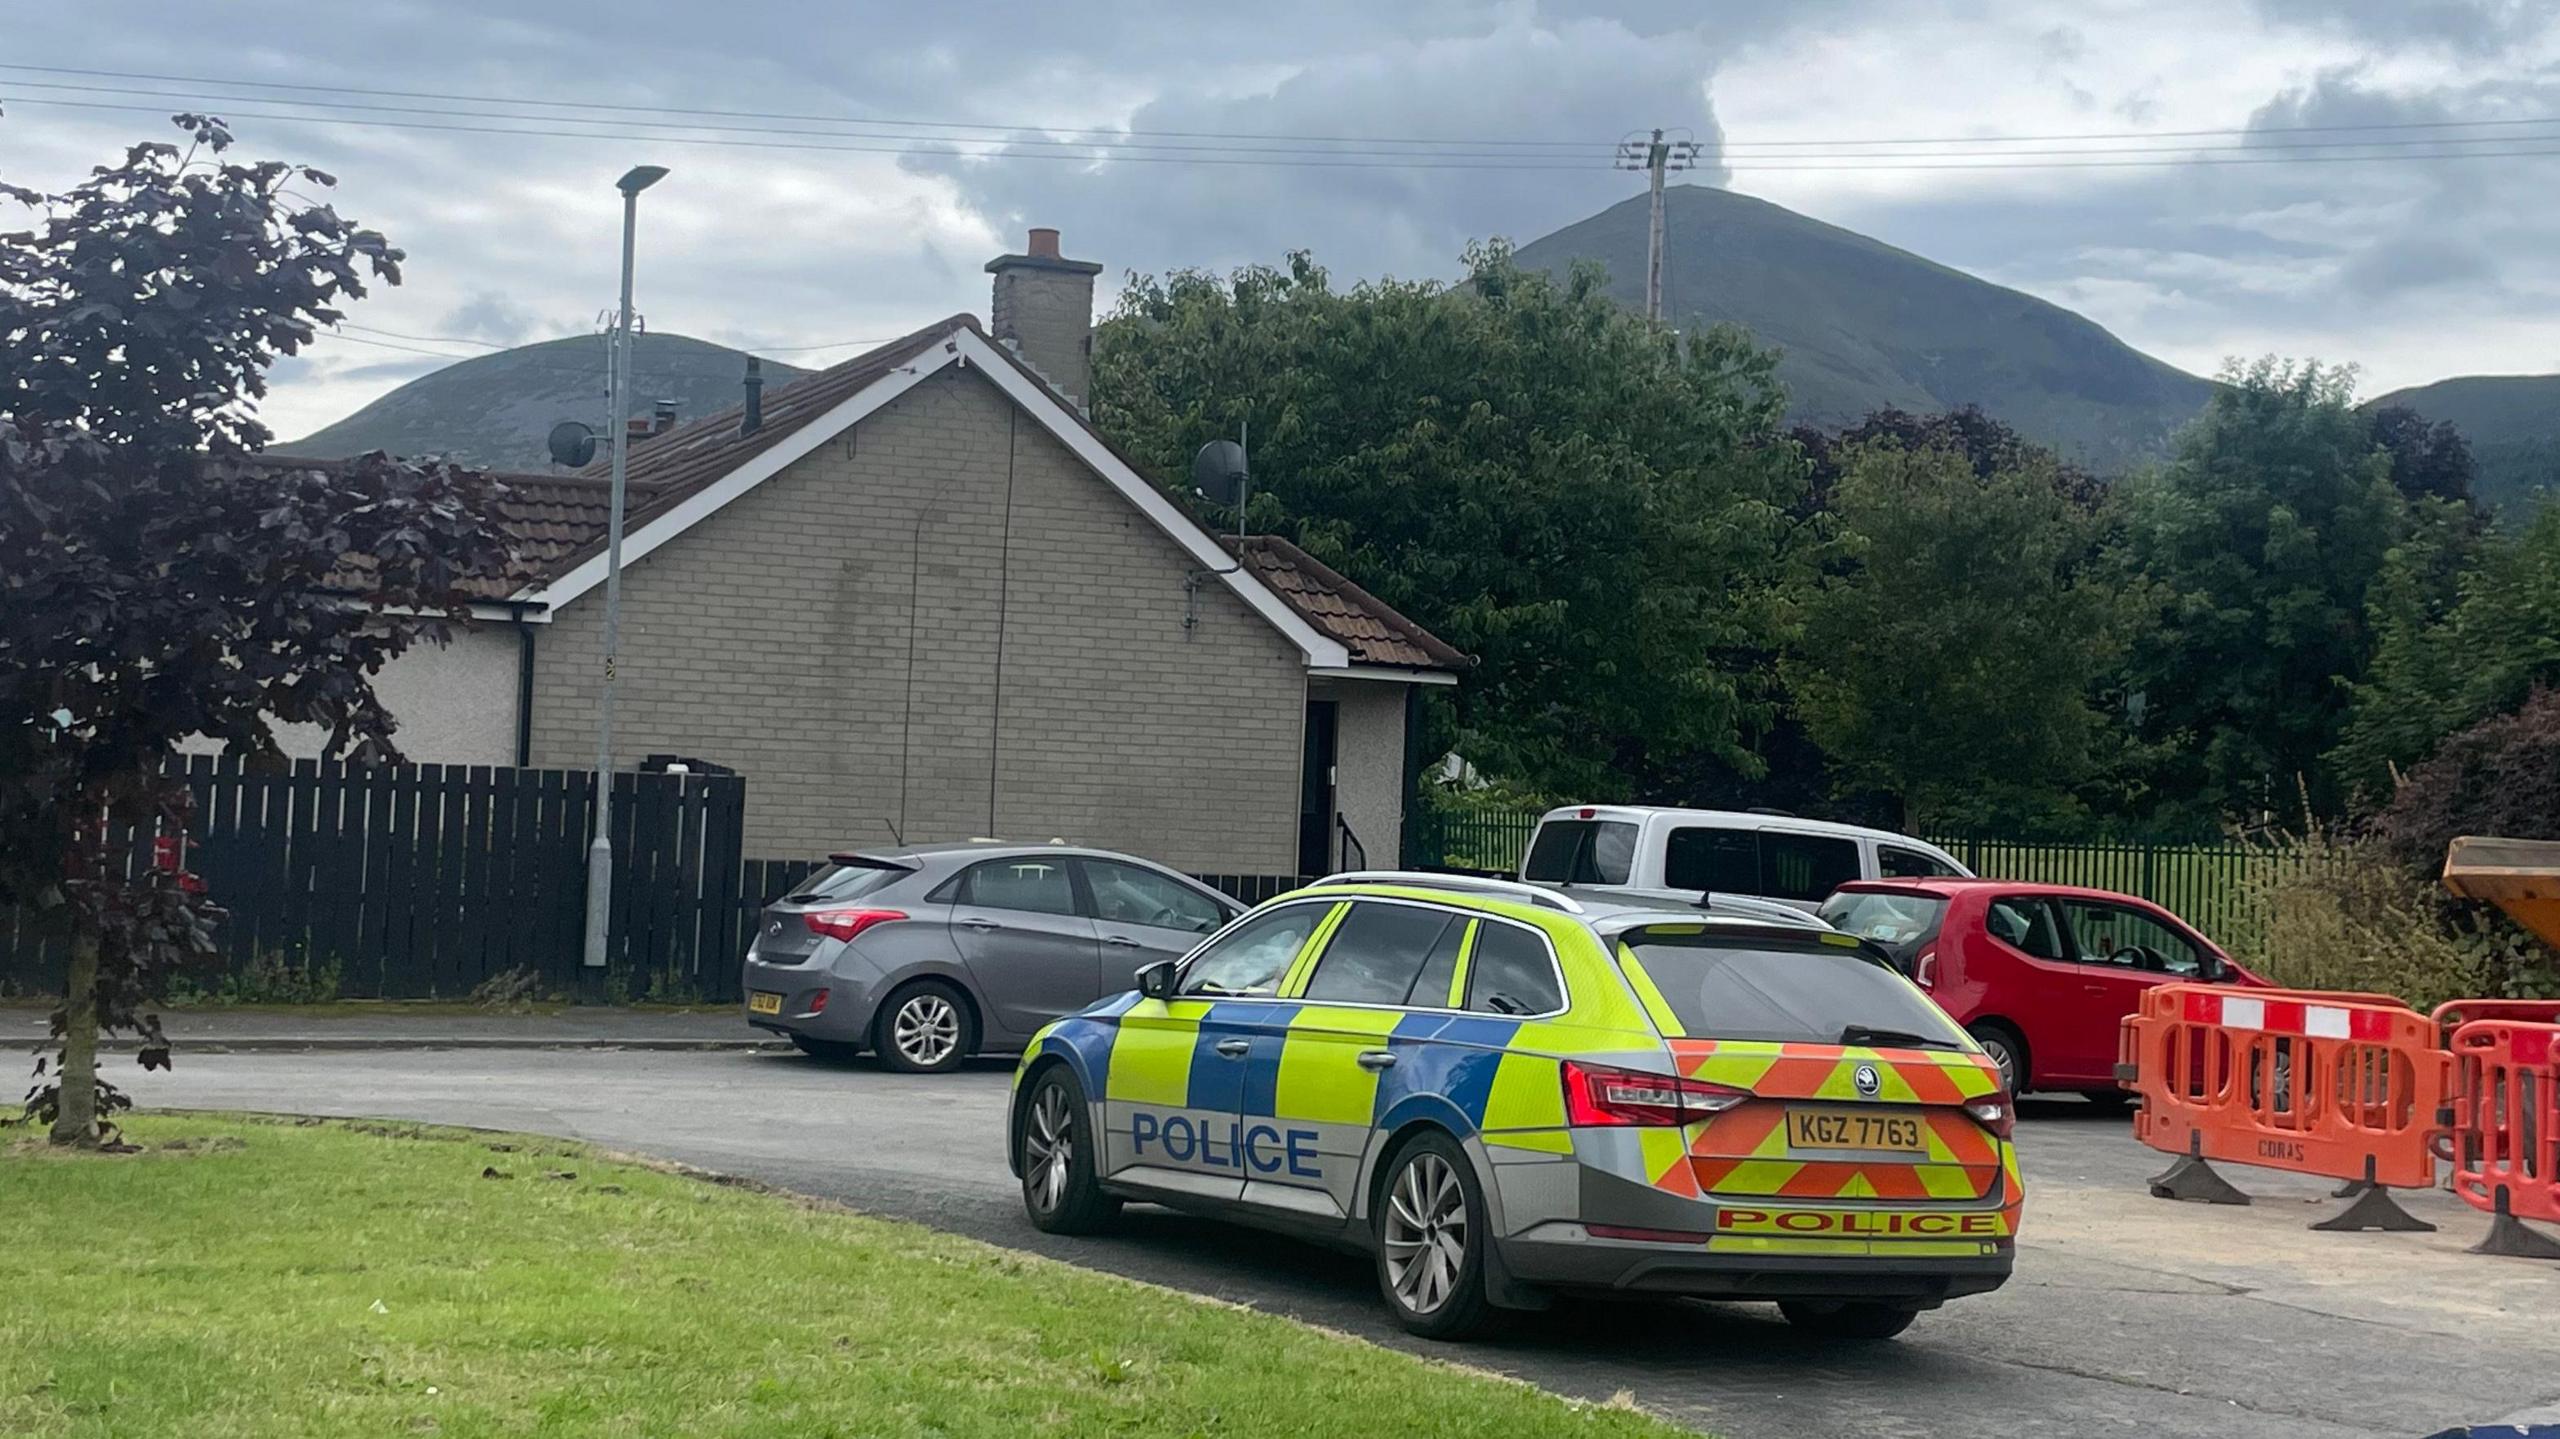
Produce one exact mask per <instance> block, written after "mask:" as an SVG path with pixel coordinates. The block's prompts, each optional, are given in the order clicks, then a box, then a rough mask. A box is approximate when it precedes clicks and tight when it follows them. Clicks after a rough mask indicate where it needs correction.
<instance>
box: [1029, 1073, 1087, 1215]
mask: <svg viewBox="0 0 2560 1439" xmlns="http://www.w3.org/2000/svg"><path fill="white" fill-rule="evenodd" d="M1022 1157H1023V1161H1024V1163H1023V1168H1024V1170H1025V1171H1026V1179H1027V1180H1028V1183H1027V1185H1026V1192H1027V1193H1029V1195H1030V1196H1031V1202H1032V1203H1033V1204H1035V1205H1038V1206H1039V1207H1040V1209H1041V1211H1042V1212H1044V1213H1048V1212H1054V1211H1055V1210H1056V1209H1057V1207H1058V1202H1059V1201H1060V1200H1062V1199H1064V1198H1065V1197H1066V1193H1067V1172H1068V1170H1069V1169H1070V1168H1072V1167H1073V1166H1074V1164H1075V1162H1076V1131H1075V1121H1074V1119H1073V1118H1072V1117H1071V1116H1070V1115H1069V1114H1068V1112H1067V1091H1066V1087H1065V1086H1063V1085H1058V1084H1049V1085H1044V1086H1042V1087H1041V1090H1040V1093H1039V1095H1038V1096H1037V1097H1036V1098H1034V1099H1033V1100H1032V1101H1031V1124H1030V1128H1029V1129H1028V1130H1027V1131H1026V1132H1025V1133H1024V1135H1023V1138H1022Z"/></svg>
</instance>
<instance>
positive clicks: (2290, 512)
mask: <svg viewBox="0 0 2560 1439" xmlns="http://www.w3.org/2000/svg"><path fill="white" fill-rule="evenodd" d="M2222 379H2223V385H2224V387H2223V388H2222V389H2221V390H2220V391H2219V392H2217V393H2216V394H2215V395H2214V397H2213V400H2212V402H2211V403H2210V404H2209V405H2208V406H2207V407H2206V410H2205V413H2204V415H2203V416H2202V417H2201V418H2200V419H2198V420H2197V421H2196V422H2195V423H2194V424H2192V425H2190V426H2189V427H2188V428H2187V429H2186V430H2185V431H2183V432H2181V433H2180V435H2179V437H2178V441H2177V447H2176V450H2175V452H2174V454H2173V455H2172V457H2171V459H2170V461H2169V462H2168V464H2167V465H2166V466H2164V467H2162V468H2161V469H2159V470H2156V471H2153V472H2151V473H2149V474H2146V475H2141V476H2137V477H2135V478H2134V479H2133V480H2131V481H2129V482H2127V484H2126V486H2125V487H2124V489H2123V491H2122V493H2121V497H2120V508H2119V514H2118V518H2119V519H2120V521H2121V524H2122V533H2123V539H2122V542H2121V550H2120V554H2121V558H2122V566H2121V568H2122V572H2123V574H2124V575H2125V578H2126V582H2127V583H2128V584H2129V585H2130V584H2136V583H2146V582H2147V584H2148V585H2149V586H2150V587H2151V594H2152V596H2153V598H2154V600H2155V601H2156V602H2155V603H2152V604H2151V605H2149V606H2148V612H2147V613H2146V614H2145V615H2144V616H2143V617H2142V619H2141V620H2140V621H2139V622H2138V623H2137V624H2136V626H2135V628H2134V631H2133V644H2132V649H2131V653H2130V657H2129V660H2128V664H2127V684H2128V687H2129V689H2130V691H2131V693H2132V702H2133V707H2134V709H2135V710H2136V711H2137V712H2138V716H2139V723H2138V728H2139V733H2140V738H2141V739H2142V740H2143V741H2145V742H2147V743H2148V744H2149V745H2150V746H2151V748H2150V750H2149V751H2148V753H2149V755H2150V756H2151V757H2152V763H2153V764H2155V765H2156V766H2157V769H2156V772H2155V773H2153V774H2152V775H2151V776H2149V782H2150V784H2151V787H2152V788H2153V790H2154V791H2155V793H2158V794H2162V795H2166V796H2170V797H2173V799H2174V798H2177V797H2192V798H2193V800H2194V801H2195V802H2197V803H2200V804H2203V805H2208V806H2210V807H2212V808H2213V809H2215V810H2217V811H2219V812H2220V813H2221V814H2222V815H2224V816H2226V817H2242V818H2248V817H2254V816H2260V815H2266V814H2285V815H2288V816H2290V815H2291V814H2293V813H2294V812H2295V809H2296V806H2297V804H2299V803H2303V802H2307V803H2308V804H2309V805H2310V807H2311V808H2312V810H2313V811H2314V812H2315V813H2318V814H2323V815H2325V814H2331V813H2335V812H2336V810H2337V807H2338V804H2339V799H2340V788H2339V786H2338V785H2336V784H2335V783H2334V782H2333V780H2332V779H2331V777H2330V776H2329V774H2328V773H2327V771H2326V769H2325V768H2324V766H2323V764H2322V757H2323V756H2324V755H2326V754H2327V753H2328V752H2329V750H2330V749H2331V748H2332V747H2333V746H2334V745H2335V744H2336V743H2337V739H2338V734H2339V730H2340V728H2341V726H2342V725H2343V723H2344V721H2345V716H2346V707H2347V698H2348V694H2349V691H2350V687H2351V686H2352V685H2354V684H2355V683H2356V682H2357V681H2359V680H2360V679H2362V678H2363V676H2364V674H2365V669H2366V665H2367V663H2368V662H2369V661H2370V659H2371V656H2372V650H2373V640H2372V636H2371V632H2370V630H2369V628H2368V626H2367V623H2366V604H2367V600H2368V597H2369V592H2370V590H2371V588H2372V586H2373V584H2374V581H2375V579H2376V577H2377V576H2378V575H2380V574H2381V572H2382V570H2383V566H2384V560H2385V557H2386V555H2387V554H2388V553H2389V552H2390V550H2391V547H2392V546H2393V545H2394V544H2395V543H2397V542H2398V541H2399V540H2400V539H2401V538H2402V537H2403V536H2404V535H2405V534H2406V533H2407V532H2408V529H2409V524H2410V521H2409V507H2408V505H2407V504H2406V503H2405V502H2404V501H2403V499H2402V497H2401V495H2400V494H2399V492H2398V491H2396V490H2395V489H2394V488H2393V487H2392V483H2391V458H2390V456H2389V455H2388V454H2387V453H2385V451H2384V450H2383V449H2381V448H2380V447H2379V446H2377V445H2376V444H2375V442H2374V439H2373V431H2372V426H2371V424H2370V422H2369V421H2368V420H2367V419H2366V417H2364V416H2363V415H2360V414H2358V413H2357V412H2356V411H2355V410H2354V408H2353V406H2352V401H2353V374H2352V372H2350V371H2347V370H2338V369H2328V368H2324V367H2323V366H2321V365H2318V364H2316V363H2302V364H2289V363H2279V362H2277V361H2274V360H2262V361H2259V362H2257V363H2255V364H2251V365H2246V366H2237V365H2235V366H2233V367H2231V368H2229V369H2227V370H2226V371H2225V372H2224V374H2223V376H2222Z"/></svg>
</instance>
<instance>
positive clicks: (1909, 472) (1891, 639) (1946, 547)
mask: <svg viewBox="0 0 2560 1439" xmlns="http://www.w3.org/2000/svg"><path fill="white" fill-rule="evenodd" d="M1839 458H1840V473H1839V479H1838V480H1837V482H1836V483H1835V484H1834V485H1833V486H1832V489H1831V495H1830V504H1831V512H1832V514H1833V515H1834V516H1836V517H1837V519H1838V521H1839V524H1840V527H1841V533H1840V535H1839V537H1838V539H1837V541H1836V545H1837V550H1838V555H1839V558H1838V559H1837V560H1836V561H1835V563H1834V564H1833V565H1832V566H1831V567H1830V568H1831V571H1832V572H1831V573H1829V574H1827V575H1826V576H1825V577H1824V579H1823V581H1822V582H1821V584H1820V585H1819V586H1818V587H1817V588H1816V589H1814V590H1813V592H1812V593H1811V595H1810V596H1809V597H1808V598H1807V599H1806V600H1805V602H1804V616H1803V632H1802V635H1801V638H1800V640H1799V642H1798V645H1797V648H1796V651H1795V653H1794V654H1793V655H1792V656H1790V657H1789V658H1788V659H1787V661H1786V662H1785V664H1784V666H1783V674H1784V676H1785V679H1786V682H1787V686H1788V689H1789V690H1790V692H1791V693H1792V695H1793V697H1794V705H1795V709H1796V712H1797V713H1798V714H1799V715H1800V716H1801V717H1802V718H1803V720H1804V724H1805V728H1806V730H1807V731H1808V732H1809V733H1810V734H1811V735H1812V737H1813V739H1814V741H1815V742H1816V743H1817V744H1819V745H1821V747H1822V748H1823V750H1824V751H1825V752H1826V753H1827V754H1828V755H1829V756H1830V759H1831V763H1832V770H1833V774H1834V776H1835V778H1836V779H1837V780H1838V781H1839V782H1841V783H1842V784H1844V785H1846V786H1850V787H1859V788H1871V789H1877V790H1882V791H1885V792H1887V793H1890V794H1893V795H1896V796H1898V797H1899V798H1900V799H1901V802H1902V806H1903V816H1902V818H1903V823H1904V826H1905V827H1906V828H1908V827H1910V826H1912V825H1915V824H1920V823H1924V822H1925V823H1928V824H1933V825H1958V826H1988V825H2004V826H2014V825H2020V824H2031V823H2034V822H2036V821H2038V820H2045V819H2051V818H2053V817H2055V816H2057V815H2060V814H2064V813H2068V812H2069V811H2070V810H2071V809H2072V808H2073V802H2072V797H2071V791H2072V788H2073V787H2074V786H2075V785H2077V784H2078V783H2080V782H2081V781H2082V780H2084V779H2086V778H2087V777H2088V776H2089V774H2090V772H2091V769H2092V765H2093V754H2094V753H2095V749H2096V745H2097V741H2098V738H2099V735H2100V732H2101V730H2102V728H2103V725H2104V720H2103V717H2102V716H2101V715H2100V714H2099V713H2098V711H2097V710H2096V709H2095V708H2094V707H2093V706H2092V705H2091V703H2090V695H2091V693H2092V691H2093V690H2094V689H2095V687H2096V686H2097V684H2098V683H2099V681H2100V679H2101V677H2102V676H2104V675H2105V674H2106V673H2107V671H2108V668H2109V667H2110V666H2111V665H2112V664H2113V663H2114V662H2115V660H2116V658H2117V655H2118V653H2119V648H2120V641H2119V634H2120V628H2121V624H2120V622H2121V614H2122V609H2123V606H2122V605H2121V603H2120V602H2119V600H2118V598H2117V594H2116V591H2115V590H2114V589H2113V588H2112V587H2111V586H2109V585H2107V584H2104V583H2100V582H2097V581H2095V580H2094V579H2093V577H2092V576H2091V575H2090V574H2089V567H2090V557H2091V548H2092V539H2093V537H2094V532H2095V527H2096V525H2097V519H2096V517H2095V516H2094V515H2093V514H2092V513H2091V512H2090V511H2089V510H2087V509H2086V508H2084V507H2082V506H2080V505H2077V504H2074V503H2073V502H2072V501H2071V499H2070V498H2068V490H2067V486H2064V485H2062V484H2061V483H2059V481H2060V480H2061V478H2062V476H2061V475H2060V472H2059V471H2058V469H2057V467H2056V465H2055V462H2054V460H2053V457H2052V456H2050V455H2047V454H2043V453H2040V452H2036V451H2033V450H2025V451H2021V452H2020V453H2018V454H2016V455H2013V456H2009V457H2007V458H2005V459H2004V460H2003V461H2002V463H2001V466H2000V467H1999V468H1996V469H1993V470H1991V471H1990V472H1989V473H1988V474H1982V473H1978V472H1977V468H1976V465H1975V463H1974V461H1973V460H1972V459H1971V458H1969V457H1968V455H1967V454H1966V453H1965V452H1964V451H1963V450H1961V449H1957V448H1953V447H1944V446H1933V447H1929V448H1923V449H1908V448H1905V447H1904V446H1903V445H1901V444H1900V443H1898V442H1896V441H1893V440H1889V439H1888V440H1873V441H1868V442H1866V443H1863V444H1859V445H1853V446H1851V447H1849V448H1847V449H1846V450H1843V451H1841V452H1840V455H1839Z"/></svg>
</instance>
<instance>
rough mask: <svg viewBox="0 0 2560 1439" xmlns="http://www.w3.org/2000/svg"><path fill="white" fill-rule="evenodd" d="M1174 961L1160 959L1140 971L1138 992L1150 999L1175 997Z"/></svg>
mask: <svg viewBox="0 0 2560 1439" xmlns="http://www.w3.org/2000/svg"><path fill="white" fill-rule="evenodd" d="M1173 978H1174V963H1173V961H1172V960H1169V959H1159V960H1157V961H1156V962H1155V963H1153V964H1151V965H1148V966H1147V967H1146V968H1144V969H1141V970H1139V971H1138V993H1140V994H1143V995H1145V996H1146V997H1147V998H1149V999H1171V998H1173Z"/></svg>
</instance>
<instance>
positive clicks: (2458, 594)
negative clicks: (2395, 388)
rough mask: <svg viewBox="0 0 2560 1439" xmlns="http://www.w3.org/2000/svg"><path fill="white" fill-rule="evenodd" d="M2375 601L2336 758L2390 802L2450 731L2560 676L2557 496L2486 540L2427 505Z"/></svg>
mask: <svg viewBox="0 0 2560 1439" xmlns="http://www.w3.org/2000/svg"><path fill="white" fill-rule="evenodd" d="M2466 559H2467V560H2468V561H2469V563H2468V565H2467V567H2463V568H2461V569H2459V570H2458V572H2457V573H2455V574H2453V575H2452V576H2451V577H2449V578H2448V577H2447V576H2446V574H2445V570H2446V569H2447V568H2448V566H2450V565H2453V564H2457V563H2459V562H2460V561H2462V560H2466ZM2448 594H2449V595H2450V599H2449V600H2448V599H2447V598H2446V596H2447V595H2448ZM2371 608H2372V612H2373V624H2374V631H2375V635H2376V644H2375V649H2374V657H2373V666H2372V670H2371V672H2370V674H2369V675H2368V676H2367V678H2366V679H2365V681H2364V682H2363V683H2362V684H2359V685H2357V686H2356V687H2355V692H2354V698H2353V700H2352V702H2351V704H2350V705H2349V708H2348V713H2347V724H2346V729H2345V732H2344V734H2343V736H2342V737H2341V738H2340V740H2339V743H2338V747H2337V750H2336V752H2335V754H2334V756H2333V762H2334V766H2335V768H2336V769H2337V770H2338V772H2339V773H2340V774H2341V775H2342V776H2344V777H2345V778H2346V779H2347V781H2348V782H2349V783H2350V784H2351V785H2353V786H2354V788H2355V789H2356V790H2357V791H2358V792H2359V793H2361V794H2363V795H2365V796H2367V797H2368V798H2374V799H2382V798H2388V797H2389V795H2390V793H2391V790H2392V779H2393V774H2394V771H2395V770H2405V769H2407V768H2408V767H2409V766H2411V765H2413V764H2416V763H2418V762H2419V761H2421V760H2424V759H2425V758H2427V757H2428V756H2429V755H2431V754H2433V753H2435V751H2436V747H2437V746H2438V745H2439V744H2440V743H2442V742H2443V741H2444V739H2445V737H2446V736H2447V735H2450V734H2452V733H2454V732H2455V731H2457V730H2461V729H2465V728H2468V727H2469V726H2472V725H2475V724H2477V723H2479V722H2480V721H2482V720H2485V719H2489V718H2492V717H2494V716H2497V715H2502V714H2509V713H2512V712H2514V711H2515V710H2516V708H2517V707H2518V706H2520V705H2522V704H2523V703H2524V701H2525V698H2526V696H2528V695H2530V694H2531V693H2532V692H2533V691H2534V689H2535V688H2536V687H2537V686H2552V685H2560V500H2545V501H2544V502H2543V503H2542V504H2541V505H2539V506H2537V507H2536V508H2535V510H2534V512H2533V514H2532V516H2531V518H2530V519H2529V520H2528V521H2527V522H2526V524H2525V526H2524V527H2523V528H2522V529H2521V530H2518V531H2515V532H2513V533H2505V532H2500V531H2497V530H2492V531H2491V532H2490V533H2489V535H2488V537H2487V538H2486V539H2485V540H2475V539H2474V538H2473V537H2472V535H2471V533H2470V531H2469V529H2468V526H2467V522H2466V521H2465V519H2464V518H2463V517H2461V516H2459V515H2455V514H2447V513H2444V512H2441V511H2425V512H2421V517H2420V523H2419V524H2418V525H2416V526H2415V527H2414V528H2413V529H2412V531H2411V534H2410V537H2409V538H2408V540H2406V541H2404V542H2403V543H2402V544H2400V545H2399V546H2397V547H2395V548H2394V549H2393V550H2392V553H2391V557H2390V560H2389V562H2388V563H2386V564H2385V566H2384V568H2383V573H2382V577H2381V578H2380V579H2379V580H2378V581H2376V583H2375V585H2374V598H2373V603H2372V607H2371Z"/></svg>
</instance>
